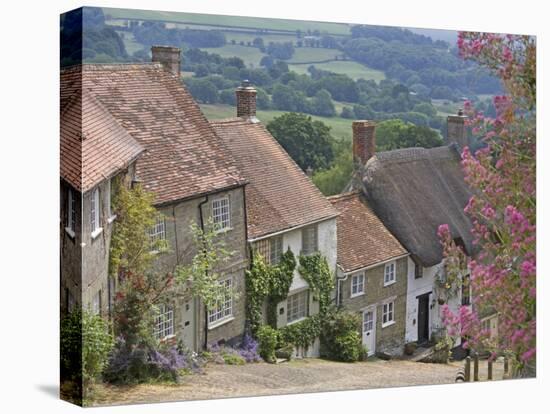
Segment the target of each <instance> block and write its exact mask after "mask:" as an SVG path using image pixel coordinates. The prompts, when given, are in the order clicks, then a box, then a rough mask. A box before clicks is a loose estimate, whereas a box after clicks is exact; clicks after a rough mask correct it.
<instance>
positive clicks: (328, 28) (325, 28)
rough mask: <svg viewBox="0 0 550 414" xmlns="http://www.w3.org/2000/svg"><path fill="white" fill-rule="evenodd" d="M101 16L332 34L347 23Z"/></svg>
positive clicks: (117, 12)
mask: <svg viewBox="0 0 550 414" xmlns="http://www.w3.org/2000/svg"><path fill="white" fill-rule="evenodd" d="M103 13H104V14H105V17H106V18H107V19H109V17H111V18H115V19H134V20H162V21H166V22H173V23H193V24H202V25H208V26H211V25H212V26H225V27H242V28H251V29H254V28H262V29H270V30H280V31H296V30H301V31H302V32H306V31H307V30H319V31H321V32H326V33H330V34H334V35H340V36H346V35H349V34H350V27H351V25H349V24H345V23H329V22H314V21H302V20H288V19H273V18H266V17H246V16H225V15H215V14H196V13H183V12H168V11H158V10H134V9H115V8H108V7H104V8H103Z"/></svg>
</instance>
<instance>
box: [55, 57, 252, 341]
mask: <svg viewBox="0 0 550 414" xmlns="http://www.w3.org/2000/svg"><path fill="white" fill-rule="evenodd" d="M152 52H153V60H154V61H155V62H157V63H143V64H112V65H106V64H83V65H78V66H75V67H71V68H67V69H63V70H62V73H61V91H62V92H61V94H62V95H61V100H62V102H61V108H62V116H61V118H62V125H67V129H68V130H71V133H73V134H75V136H76V138H74V139H73V141H78V134H79V128H80V124H83V125H84V126H85V125H86V124H88V123H90V125H91V126H90V128H95V130H94V132H95V134H96V136H97V140H98V142H99V141H101V142H104V141H106V140H107V139H109V138H110V137H111V136H113V135H114V134H115V133H117V134H119V135H121V136H123V137H124V138H125V139H126V140H127V141H130V140H131V142H132V145H133V146H132V149H133V150H134V151H133V152H131V153H130V151H128V155H126V152H125V153H124V155H125V158H124V157H122V158H120V159H118V160H115V161H113V163H114V165H116V167H117V168H118V169H119V170H124V171H128V174H129V176H130V178H129V179H130V180H134V181H139V182H141V183H142V185H143V187H144V188H145V189H146V190H148V191H150V192H152V193H153V194H154V196H155V202H154V204H155V207H156V208H157V209H158V210H159V213H160V214H159V216H158V219H157V223H156V225H155V226H154V227H153V228H152V229H151V230H150V237H151V239H165V240H166V241H167V242H168V245H169V248H170V249H169V252H168V253H164V254H159V255H158V260H156V263H155V267H156V269H157V270H158V271H162V272H170V271H173V270H174V269H175V267H176V266H178V265H180V264H187V263H190V261H191V259H192V257H193V256H194V254H195V253H196V252H195V248H194V245H193V243H192V234H191V231H190V225H191V224H192V223H197V224H198V225H200V226H204V224H205V223H206V222H207V221H208V220H211V221H213V222H214V223H215V224H216V225H217V227H218V230H219V237H221V238H223V240H224V242H225V243H226V247H227V249H228V250H230V251H232V252H234V253H233V255H232V257H231V260H230V263H227V264H226V265H225V266H224V268H223V269H218V270H219V271H220V272H221V273H223V275H224V276H223V280H220V283H224V284H225V286H227V287H228V288H229V289H228V291H229V290H231V291H240V292H243V291H244V271H245V269H246V268H247V266H248V249H247V226H246V216H245V192H244V187H245V185H246V183H247V181H246V179H245V178H244V176H243V175H242V174H241V172H240V171H239V169H238V168H237V166H236V163H235V160H234V159H233V157H232V155H231V153H229V152H228V151H227V150H226V149H225V146H224V144H223V142H222V141H221V140H220V139H219V138H218V136H217V135H216V133H215V131H214V129H213V128H212V126H211V125H210V124H209V123H208V121H207V120H206V118H205V117H204V115H203V114H202V112H201V111H200V108H199V107H198V105H197V104H196V102H195V101H194V100H193V98H192V97H191V95H190V93H189V92H188V91H187V89H186V88H185V86H183V85H182V83H181V81H180V73H179V68H180V50H179V49H176V48H171V47H153V49H152ZM80 95H83V96H86V97H87V99H88V100H89V101H93V102H96V103H97V106H98V107H99V108H101V112H100V111H99V110H96V111H95V112H94V116H95V117H96V118H97V119H95V118H93V119H92V118H90V115H89V111H88V112H84V111H83V112H82V114H79V112H78V108H76V109H75V110H74V111H73V114H72V118H70V119H69V118H67V114H66V111H64V110H63V108H65V107H66V106H67V105H70V103H71V102H72V101H73V100H76V99H78V97H79V96H80ZM102 126H103V127H102ZM73 130H74V131H73ZM62 131H63V127H62ZM82 133H83V135H82V137H81V139H82V143H83V144H84V143H85V142H86V140H87V139H88V137H87V130H86V128H82ZM62 135H63V134H62ZM113 139H114V137H113ZM113 139H112V140H111V141H110V142H109V143H108V144H109V145H107V146H99V144H98V149H97V150H96V152H95V153H93V154H92V156H93V157H95V158H94V160H96V159H98V160H99V159H101V158H102V157H104V156H105V153H108V151H109V150H114V149H117V150H118V148H119V145H121V144H119V141H118V140H117V141H116V142H115V141H114V140H113ZM62 145H63V144H62ZM128 145H129V144H128ZM106 147H109V148H106ZM143 150H144V151H143ZM75 151H76V152H78V148H77V149H76V150H75V149H73V153H70V154H69V153H68V154H67V158H65V159H62V175H61V178H62V187H63V186H65V185H66V184H65V183H66V182H68V183H69V185H70V186H71V187H72V188H73V189H74V190H76V191H77V192H78V191H80V192H81V193H84V197H81V195H78V194H77V196H76V197H77V200H79V199H80V198H82V202H81V204H82V206H81V208H82V210H83V214H82V216H81V217H82V225H80V224H77V225H75V233H76V232H77V231H79V232H81V235H78V238H77V239H76V240H75V242H74V246H72V245H69V247H70V248H71V249H72V250H73V254H74V255H75V256H78V254H79V252H80V251H81V253H82V261H81V262H80V263H77V262H78V260H73V261H72V262H71V261H70V260H65V258H66V256H62V269H63V270H62V279H64V280H69V279H70V280H72V279H75V280H78V279H80V278H82V280H83V283H85V284H86V285H89V287H88V286H83V287H82V292H83V297H82V299H81V300H82V304H83V305H84V306H87V303H89V301H90V300H89V299H88V297H92V298H93V295H96V294H97V291H98V289H100V291H101V295H103V296H104V293H103V289H105V287H104V285H105V284H106V281H107V280H108V278H111V280H112V282H111V283H112V285H116V275H107V274H105V272H106V269H107V264H108V252H109V235H110V233H109V232H108V231H105V230H103V231H100V230H98V229H99V228H104V229H107V228H108V226H109V222H110V221H112V220H115V221H116V217H109V214H107V211H108V208H109V202H108V199H109V192H108V179H109V178H110V177H111V175H112V174H114V172H110V170H109V171H107V170H105V171H103V170H96V168H95V167H94V165H83V166H82V168H83V171H84V177H86V174H88V173H89V174H92V173H93V174H96V175H97V179H95V181H93V182H91V183H90V184H87V185H86V186H85V187H82V186H79V185H78V176H79V172H78V171H77V172H71V174H72V175H71V177H73V181H76V182H70V181H68V179H69V178H68V177H69V173H67V172H64V171H63V168H64V167H63V165H64V164H66V165H71V162H78V161H77V160H78V155H77V154H75V153H74V152H75ZM119 151H122V150H119ZM142 151H143V152H142ZM62 153H63V150H62ZM137 155H140V156H139V157H138V158H137V160H136V161H135V168H129V167H131V166H132V165H134V164H131V161H132V160H134V158H135V157H136V156H137ZM96 162H97V161H96ZM117 171H118V170H117ZM102 183H103V184H102ZM98 185H100V187H99V191H96V190H94V189H97V188H98V187H97V186H98ZM101 185H103V187H101ZM62 193H63V192H62ZM77 204H78V203H77ZM70 205H72V204H71V203H69V202H62V206H64V207H63V211H62V217H65V216H67V214H68V213H67V211H66V210H67V208H68V207H69V206H70ZM78 208H80V207H77V210H76V211H77V214H79V213H78V212H79V211H80V210H78ZM90 211H92V212H95V213H91V212H90ZM98 212H99V213H98ZM94 214H95V215H94ZM64 234H67V235H68V236H70V234H68V233H67V232H65V233H64ZM65 239H66V240H64V241H63V243H64V244H62V250H63V248H65V246H64V245H68V244H69V243H71V242H70V240H68V239H67V238H65ZM80 239H82V242H81V240H80ZM90 239H95V240H90ZM66 249H69V248H66ZM66 255H67V254H66ZM90 255H93V259H91V258H89V256H90ZM80 268H82V272H83V274H82V276H81V274H80V272H81V271H80ZM88 269H89V270H90V271H95V272H100V273H101V276H94V281H95V280H98V281H97V282H94V281H88V279H89V277H88V276H87V273H86V272H88ZM63 275H66V276H63ZM96 285H97V286H96ZM74 290H78V286H76V287H74ZM88 290H90V293H89V294H88V293H87V292H88ZM102 300H103V301H102V302H101V303H102V304H103V303H106V302H107V301H108V300H107V299H102ZM199 302H200V301H199V300H198V299H197V298H192V297H189V296H185V295H181V294H180V295H178V296H177V299H176V300H175V302H174V303H165V304H161V306H160V314H159V316H158V318H157V321H156V330H155V334H156V336H157V337H158V338H159V339H164V340H166V339H170V338H177V339H181V340H183V342H184V343H185V344H186V345H187V346H188V347H189V348H191V349H200V348H201V347H202V346H204V345H205V344H206V342H215V341H231V340H232V339H234V338H236V337H238V336H240V335H241V334H242V332H243V330H244V322H245V314H244V303H245V298H244V295H236V297H234V296H233V295H228V296H227V298H225V300H223V301H221V302H220V303H219V304H218V305H217V306H216V307H215V309H212V310H210V311H209V312H206V310H205V307H204V305H203V304H201V303H199ZM94 306H95V305H94Z"/></svg>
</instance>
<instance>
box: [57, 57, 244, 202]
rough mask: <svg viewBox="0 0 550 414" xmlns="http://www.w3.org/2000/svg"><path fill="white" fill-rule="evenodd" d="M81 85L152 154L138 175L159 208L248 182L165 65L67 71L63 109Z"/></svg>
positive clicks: (63, 82) (91, 66)
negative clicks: (159, 205)
mask: <svg viewBox="0 0 550 414" xmlns="http://www.w3.org/2000/svg"><path fill="white" fill-rule="evenodd" d="M79 76H80V78H81V84H79V82H78V81H77V80H76V78H78V77H79ZM80 87H81V88H82V89H83V90H85V91H87V92H89V93H90V94H91V95H92V96H93V97H94V98H95V99H97V101H99V102H100V103H101V105H103V107H104V108H106V110H107V111H108V113H109V114H110V115H111V116H112V117H113V118H114V119H115V120H116V122H117V123H118V124H119V125H120V126H121V127H122V128H123V129H124V130H125V131H126V132H127V133H128V134H129V135H130V136H131V137H132V138H133V139H135V140H136V141H137V142H138V143H139V144H140V145H141V146H142V147H144V148H145V149H146V150H147V151H146V152H145V153H144V154H143V155H142V156H141V157H140V158H139V160H138V161H137V163H136V174H137V176H138V177H139V178H140V180H141V181H142V182H143V185H144V187H145V188H146V189H147V190H149V191H152V192H153V193H154V194H155V203H156V204H164V203H170V202H174V201H177V200H181V199H186V198H192V197H196V196H199V195H201V194H206V193H210V192H215V191H220V190H222V189H226V188H230V187H235V186H241V185H244V184H245V183H246V181H245V180H244V178H243V176H242V175H241V173H240V172H239V170H238V169H237V167H236V165H235V162H234V160H233V158H232V157H231V155H230V154H229V152H228V151H227V150H226V149H225V147H224V145H223V143H222V142H221V140H220V139H219V138H218V137H217V136H216V134H215V132H214V130H213V129H212V127H211V126H210V124H209V123H208V121H207V120H206V118H205V117H204V115H203V114H202V112H201V111H200V109H199V107H198V105H197V104H196V102H195V101H194V100H193V98H192V96H191V95H190V93H189V92H188V91H187V89H186V88H185V86H183V85H182V84H181V82H180V81H179V79H178V78H177V77H175V76H174V75H172V74H171V73H169V72H168V71H166V70H165V69H164V68H163V67H162V65H161V64H158V63H145V64H112V65H103V64H86V65H79V66H76V67H73V68H69V69H66V70H63V71H62V74H61V90H62V92H61V100H62V102H61V107H62V108H63V107H64V106H65V105H66V104H67V98H68V97H69V96H70V95H71V94H72V93H74V91H75V90H78V89H79V88H80Z"/></svg>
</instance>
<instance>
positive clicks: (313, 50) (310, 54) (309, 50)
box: [286, 47, 342, 63]
mask: <svg viewBox="0 0 550 414" xmlns="http://www.w3.org/2000/svg"><path fill="white" fill-rule="evenodd" d="M341 55H342V52H341V51H340V50H338V49H325V48H320V47H297V48H295V49H294V55H293V56H292V58H291V59H289V60H286V62H287V63H308V62H318V61H320V60H328V59H334V58H335V57H336V56H341Z"/></svg>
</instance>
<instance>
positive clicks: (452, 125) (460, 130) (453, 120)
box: [447, 109, 468, 151]
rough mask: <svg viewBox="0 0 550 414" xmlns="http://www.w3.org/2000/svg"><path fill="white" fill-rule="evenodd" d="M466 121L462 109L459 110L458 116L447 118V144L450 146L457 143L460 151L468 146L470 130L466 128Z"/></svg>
mask: <svg viewBox="0 0 550 414" xmlns="http://www.w3.org/2000/svg"><path fill="white" fill-rule="evenodd" d="M466 119H468V117H467V116H466V115H464V113H463V112H462V109H459V110H458V114H457V115H449V116H448V117H447V142H448V143H449V144H450V143H452V142H456V143H457V145H458V147H459V149H460V151H462V149H463V148H464V147H465V146H467V145H468V130H467V128H466Z"/></svg>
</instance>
